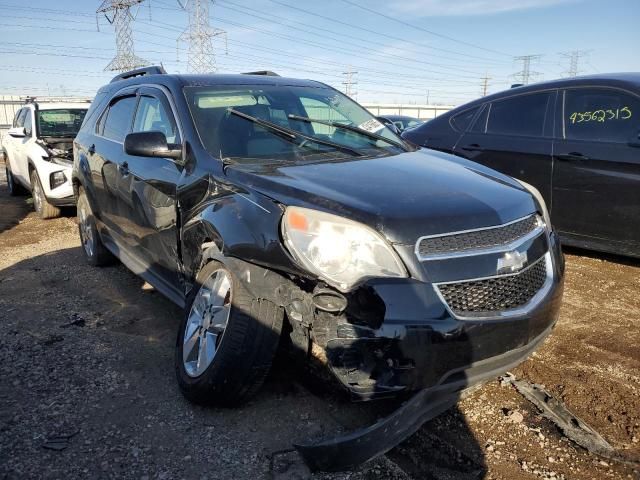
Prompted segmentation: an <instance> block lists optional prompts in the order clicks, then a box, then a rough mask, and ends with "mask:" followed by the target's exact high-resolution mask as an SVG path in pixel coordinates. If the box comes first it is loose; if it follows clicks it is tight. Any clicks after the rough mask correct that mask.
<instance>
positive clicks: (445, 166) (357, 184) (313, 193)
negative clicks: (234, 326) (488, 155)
mask: <svg viewBox="0 0 640 480" xmlns="http://www.w3.org/2000/svg"><path fill="white" fill-rule="evenodd" d="M227 175H228V178H229V179H230V180H231V181H237V182H238V183H239V184H241V185H243V186H246V187H250V188H253V189H254V190H256V191H257V192H259V193H261V194H263V195H266V196H268V197H271V198H273V199H274V200H276V201H278V202H280V203H282V204H284V205H295V206H301V207H307V208H314V209H317V210H323V211H326V212H329V213H333V214H335V215H341V216H343V217H347V218H350V219H352V220H356V221H359V222H361V223H365V224H367V225H369V226H371V227H373V228H374V229H376V230H377V231H379V232H380V233H382V234H383V235H384V236H385V237H386V238H387V239H388V240H389V241H391V242H393V243H400V244H413V243H415V241H416V239H417V238H418V237H420V236H423V235H433V234H438V233H446V232H452V231H460V230H467V229H473V228H479V227H486V226H491V225H498V224H502V223H506V222H509V221H511V220H515V219H517V218H521V217H523V216H526V215H528V214H530V213H533V212H534V211H535V210H536V206H535V203H534V201H533V198H532V196H531V195H530V194H529V193H528V192H527V191H526V190H523V188H522V187H521V186H520V185H519V184H518V183H517V182H515V181H514V180H513V179H512V178H510V177H507V176H505V175H502V174H500V173H498V172H496V171H494V170H491V169H488V168H486V167H483V166H481V165H478V164H476V163H473V162H469V161H466V160H463V159H459V158H458V157H454V156H451V155H447V154H443V153H440V152H433V151H431V150H418V151H415V152H406V153H402V154H400V155H395V156H391V157H380V158H370V159H359V158H357V157H356V158H353V159H346V160H344V159H341V160H339V161H326V162H322V163H310V164H288V165H283V164H278V165H274V164H269V165H234V166H231V167H228V169H227Z"/></svg>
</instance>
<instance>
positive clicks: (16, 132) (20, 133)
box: [7, 127, 27, 138]
mask: <svg viewBox="0 0 640 480" xmlns="http://www.w3.org/2000/svg"><path fill="white" fill-rule="evenodd" d="M7 133H8V134H9V135H11V136H12V137H16V138H22V137H24V136H26V134H27V132H26V130H25V129H24V127H13V128H10V129H9V130H8V131H7Z"/></svg>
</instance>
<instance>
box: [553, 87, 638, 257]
mask: <svg viewBox="0 0 640 480" xmlns="http://www.w3.org/2000/svg"><path fill="white" fill-rule="evenodd" d="M562 95H563V102H561V103H562V104H563V108H562V114H561V116H562V119H561V120H560V122H561V126H562V128H561V131H560V132H559V134H558V137H559V138H557V139H556V140H555V141H554V174H553V197H554V201H553V210H552V215H553V217H554V218H557V219H561V222H559V224H558V226H559V227H560V231H561V233H563V234H565V235H570V236H571V237H572V238H573V239H574V240H577V241H578V242H580V239H583V240H585V241H586V242H589V241H593V240H595V241H597V242H605V243H607V244H610V245H611V247H612V248H611V250H614V251H617V252H620V253H625V252H626V251H627V250H628V249H629V248H631V249H634V250H635V251H636V252H638V251H639V249H640V148H638V147H639V146H640V145H638V134H639V133H640V97H638V96H636V95H635V94H632V93H630V92H627V91H624V90H618V89H613V88H604V87H580V88H571V89H567V90H565V91H564V92H562ZM634 144H635V146H634Z"/></svg>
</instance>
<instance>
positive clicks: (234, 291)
mask: <svg viewBox="0 0 640 480" xmlns="http://www.w3.org/2000/svg"><path fill="white" fill-rule="evenodd" d="M282 319H283V311H282V309H281V308H279V307H278V306H277V305H275V304H273V303H271V302H269V301H266V300H263V299H258V298H254V297H253V296H251V295H250V294H249V293H248V292H247V291H246V289H245V288H244V287H243V285H242V284H241V282H239V281H238V279H237V278H236V276H235V275H234V274H233V273H232V272H231V271H230V270H229V269H228V268H227V267H226V266H224V265H223V264H222V263H220V262H217V261H212V262H210V263H208V264H207V265H205V266H204V267H203V268H202V270H201V271H200V272H199V273H198V276H197V278H196V286H195V287H194V289H193V291H192V293H191V295H190V296H189V298H188V299H187V306H186V308H185V316H184V318H183V320H182V323H181V325H180V329H179V330H178V338H177V340H176V350H175V361H174V363H175V369H176V375H177V379H178V384H179V386H180V389H181V391H182V393H183V394H184V396H185V397H186V398H187V399H189V400H190V401H192V402H194V403H198V404H205V405H219V406H226V407H234V406H238V405H240V404H242V403H243V402H245V401H247V400H248V399H249V398H251V396H253V395H254V394H255V393H256V392H257V391H258V390H259V388H260V387H261V386H262V384H263V383H264V380H265V378H266V377H267V374H268V373H269V370H270V368H271V362H272V360H273V357H274V356H275V353H276V350H277V347H278V342H279V339H280V331H281V329H282Z"/></svg>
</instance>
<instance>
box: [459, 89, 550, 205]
mask: <svg viewBox="0 0 640 480" xmlns="http://www.w3.org/2000/svg"><path fill="white" fill-rule="evenodd" d="M555 96H556V91H555V90H548V91H542V92H535V93H526V94H521V95H516V96H513V97H508V98H505V99H500V100H495V101H493V102H491V103H487V104H486V105H485V106H484V107H483V110H482V111H481V112H480V113H479V114H478V115H477V116H476V118H475V121H474V123H473V125H472V127H471V128H470V129H468V130H467V131H466V132H465V133H464V134H463V135H462V136H461V137H460V139H459V140H458V142H457V143H456V145H455V147H454V153H455V154H457V155H460V156H462V157H465V158H468V159H470V160H473V161H475V162H478V163H482V164H483V165H487V166H488V167H491V168H494V169H495V170H498V171H499V172H502V173H506V174H507V175H511V176H512V177H515V178H518V179H520V180H524V181H525V182H527V183H530V184H531V185H533V186H535V187H536V188H537V189H538V190H540V192H541V193H542V196H543V197H544V199H545V200H546V201H547V202H548V203H550V202H551V171H552V167H551V145H552V141H551V136H552V133H553V114H552V112H553V108H554V102H555Z"/></svg>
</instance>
